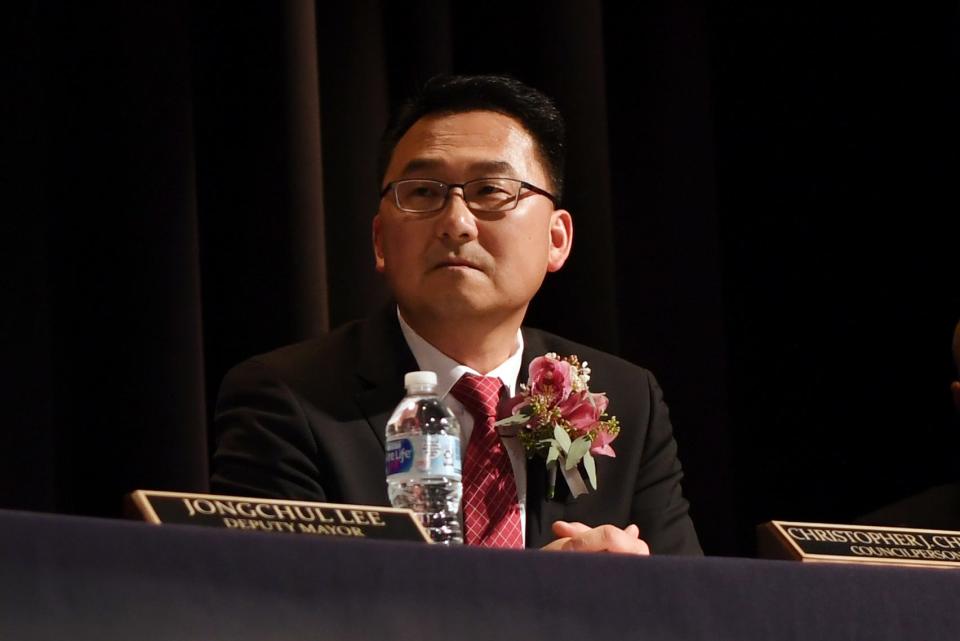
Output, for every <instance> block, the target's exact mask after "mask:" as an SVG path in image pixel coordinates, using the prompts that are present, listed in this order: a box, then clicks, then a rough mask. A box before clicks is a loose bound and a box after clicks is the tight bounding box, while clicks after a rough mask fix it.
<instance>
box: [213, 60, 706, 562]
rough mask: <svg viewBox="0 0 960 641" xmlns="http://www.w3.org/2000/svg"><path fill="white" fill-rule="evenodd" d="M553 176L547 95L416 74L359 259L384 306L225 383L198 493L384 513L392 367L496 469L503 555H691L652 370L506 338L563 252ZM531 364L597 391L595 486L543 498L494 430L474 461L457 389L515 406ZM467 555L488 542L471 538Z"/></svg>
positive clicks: (562, 215) (470, 414)
mask: <svg viewBox="0 0 960 641" xmlns="http://www.w3.org/2000/svg"><path fill="white" fill-rule="evenodd" d="M562 175H563V124H562V119H561V118H560V115H559V113H558V112H557V110H556V108H555V107H554V106H553V104H552V103H551V102H550V101H549V100H548V99H547V98H546V97H545V96H543V95H542V94H540V93H539V92H537V91H536V90H533V89H531V88H529V87H526V86H525V85H523V84H521V83H519V82H517V81H515V80H512V79H507V78H498V77H482V76H481V77H456V76H448V77H439V78H435V79H433V80H432V81H430V82H429V83H428V84H427V85H426V87H425V88H424V90H423V92H422V94H421V95H420V96H418V97H417V98H416V99H414V100H412V101H411V102H409V103H407V104H406V105H405V106H404V108H403V109H401V111H400V112H399V113H398V114H397V116H396V117H395V118H394V120H393V121H392V124H391V127H390V128H389V129H388V131H387V133H386V134H385V136H384V144H383V149H382V152H381V178H382V186H383V187H382V192H381V201H380V207H379V210H378V212H377V215H376V217H375V218H374V221H373V242H374V253H375V261H376V268H377V270H378V271H380V272H381V273H383V274H384V276H385V277H386V280H387V283H388V285H389V287H390V289H391V291H392V293H393V295H394V298H395V299H396V306H390V307H389V308H387V309H385V310H383V311H382V312H381V313H380V314H378V315H376V316H374V317H371V318H369V319H367V320H365V321H361V322H355V323H351V324H348V325H346V326H344V327H342V328H340V329H338V330H336V331H334V332H332V333H331V334H329V335H327V336H325V337H322V338H319V339H315V340H311V341H307V342H304V343H300V344H298V345H293V346H290V347H286V348H283V349H280V350H276V351H274V352H271V353H269V354H265V355H262V356H259V357H256V358H254V359H251V360H249V361H247V362H245V363H243V364H241V365H239V366H237V367H236V368H234V369H233V370H232V371H231V372H230V373H229V374H228V375H227V377H226V379H225V380H224V383H223V386H222V388H221V392H220V399H219V402H218V407H217V416H216V430H217V438H218V440H217V448H216V451H215V453H214V457H213V477H212V488H213V490H214V491H216V492H220V493H225V494H227V493H229V494H238V495H249V496H269V497H283V498H293V499H306V500H325V501H332V502H344V503H357V504H372V505H386V504H388V501H387V492H386V485H385V479H384V430H385V426H386V422H387V419H388V417H389V415H390V413H391V411H392V410H393V408H394V406H395V405H396V404H397V403H398V402H399V400H400V398H401V397H402V396H403V384H402V381H403V375H404V373H406V372H408V371H413V370H417V369H429V370H431V371H436V372H437V374H438V378H439V381H440V392H441V393H442V394H446V395H447V396H446V400H447V401H448V403H449V404H450V405H451V407H452V409H453V410H454V412H455V413H457V414H458V416H459V417H460V419H461V423H462V424H463V425H464V437H463V439H464V443H463V448H462V450H465V462H464V465H465V467H469V466H470V465H471V464H470V460H471V458H473V460H479V459H478V457H488V458H489V459H490V460H485V462H484V463H483V465H500V466H501V467H499V468H491V469H500V470H502V478H501V479H499V481H503V482H498V483H497V484H496V485H497V486H498V489H496V490H494V489H484V490H477V491H479V492H488V491H489V492H493V491H499V492H501V494H503V493H506V495H507V496H508V497H509V499H510V500H509V503H511V505H510V506H509V508H508V509H507V510H505V511H503V512H502V513H501V512H498V513H497V514H496V515H495V516H491V517H490V518H491V525H497V523H495V521H498V520H499V522H500V523H499V525H500V526H502V528H504V531H508V532H514V533H515V535H516V536H515V539H513V540H515V541H516V543H517V544H523V545H525V546H526V547H546V548H548V549H561V550H583V551H602V550H607V551H614V552H625V553H635V554H646V553H649V552H650V551H651V550H652V551H653V552H654V553H686V554H699V553H700V546H699V543H698V541H697V537H696V534H695V532H694V530H693V525H692V523H691V521H690V518H689V516H688V505H687V502H686V500H685V499H684V498H683V496H682V492H681V487H680V479H681V477H682V470H681V466H680V463H679V461H678V460H677V457H676V443H675V441H674V439H673V434H672V429H671V426H670V422H669V418H668V414H667V409H666V406H665V405H664V403H663V401H662V398H661V393H660V389H659V388H658V386H657V384H656V381H655V380H654V379H653V377H652V375H651V374H650V373H649V372H647V371H646V370H643V369H641V368H639V367H636V366H634V365H631V364H629V363H627V362H625V361H623V360H620V359H618V358H615V357H613V356H610V355H607V354H604V353H602V352H598V351H596V350H593V349H590V348H587V347H585V346H582V345H577V344H574V343H571V342H569V341H566V340H564V339H561V338H559V337H556V336H553V335H550V334H547V333H545V332H540V331H536V330H533V329H528V328H523V329H522V331H521V323H522V321H523V317H524V315H525V313H526V310H527V306H528V305H529V303H530V300H531V299H532V298H533V296H534V295H535V294H536V292H537V290H538V289H539V287H540V285H541V283H542V282H543V279H544V277H545V276H546V274H547V273H548V272H552V271H556V270H558V269H560V268H561V267H562V266H563V263H564V262H565V260H566V258H567V256H568V255H569V252H570V248H571V244H572V239H573V223H572V218H571V215H570V213H569V212H567V211H566V210H564V209H561V208H559V205H558V202H559V196H560V192H561V189H562ZM547 352H555V353H557V354H560V355H561V356H566V355H570V354H575V355H577V356H578V357H579V358H580V360H581V361H588V362H589V363H590V366H591V368H592V378H591V380H590V387H591V389H592V390H593V391H595V392H606V393H607V396H608V398H609V399H610V407H609V411H610V413H611V414H613V415H616V416H617V417H618V419H619V421H620V424H621V431H620V434H619V437H618V438H617V440H616V441H615V442H614V446H615V449H616V457H615V458H608V457H597V458H598V462H597V477H598V489H597V490H596V491H591V492H589V493H587V494H585V495H581V496H579V497H577V498H574V497H573V496H572V494H571V493H570V492H569V490H568V488H567V487H566V485H564V484H563V482H562V481H561V482H559V483H558V491H557V493H556V494H555V495H554V497H553V498H552V499H548V498H547V492H546V484H547V473H546V468H545V466H544V461H543V460H542V459H539V458H534V459H530V460H529V461H528V460H526V458H525V456H524V455H523V450H522V446H520V445H518V442H519V439H517V438H510V437H504V438H502V439H501V438H499V437H496V436H494V438H495V439H496V443H495V444H494V445H493V446H492V447H489V448H485V450H489V451H482V452H479V451H478V447H479V446H478V445H477V442H478V440H479V438H472V436H471V434H472V435H473V436H476V435H477V434H478V433H481V432H483V431H484V430H485V429H488V428H489V426H487V427H485V425H486V423H485V422H484V421H485V420H487V421H489V423H490V424H492V419H490V418H489V417H488V418H487V419H484V418H483V417H482V416H478V415H477V414H476V413H475V412H474V410H473V409H472V408H471V407H470V406H469V403H467V402H466V401H463V402H461V400H462V397H461V396H460V395H458V393H457V390H458V389H459V388H460V387H461V385H462V384H463V383H464V382H469V381H471V380H479V379H481V378H482V377H486V380H495V381H496V385H497V386H498V387H500V388H501V393H502V394H503V395H504V396H507V395H511V394H514V393H515V392H516V391H517V385H518V383H522V382H525V380H526V375H525V372H526V371H527V368H528V366H529V363H530V361H531V360H532V359H533V358H535V357H537V356H542V355H543V354H545V353H547ZM518 379H519V380H518ZM489 429H492V428H489ZM488 433H489V430H488ZM488 442H489V441H488ZM497 457H499V459H498V460H499V463H495V462H491V461H493V459H497ZM478 465H479V464H478ZM466 476H468V474H467V473H466V471H465V478H466ZM505 488H506V489H505ZM469 491H470V490H469V488H467V487H466V481H465V488H464V492H465V494H466V493H468V492H469ZM466 503H467V502H466V501H465V504H466ZM469 509H475V508H468V507H466V506H465V507H464V519H465V520H466V519H467V518H468V517H469V516H470V515H469V514H468V513H467V511H468V510H469ZM483 509H486V508H483ZM491 514H492V512H491ZM498 527H499V526H498ZM468 529H469V528H468ZM468 542H473V541H469V539H468ZM476 544H482V545H493V544H494V543H491V542H490V540H484V539H483V538H482V537H481V538H480V539H478V540H477V541H476Z"/></svg>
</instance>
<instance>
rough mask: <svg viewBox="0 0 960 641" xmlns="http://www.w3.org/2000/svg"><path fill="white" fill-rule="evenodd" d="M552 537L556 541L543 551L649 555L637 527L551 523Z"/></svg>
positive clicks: (546, 546) (563, 522)
mask: <svg viewBox="0 0 960 641" xmlns="http://www.w3.org/2000/svg"><path fill="white" fill-rule="evenodd" d="M553 533H554V535H556V537H557V539H556V540H555V541H551V542H550V543H548V544H547V545H545V546H543V549H544V550H562V551H572V552H617V553H620V554H639V555H644V556H646V555H649V554H650V547H649V546H648V545H647V544H646V542H645V541H644V540H643V539H641V538H640V528H638V527H637V526H636V525H628V526H627V527H626V528H624V529H620V528H618V527H617V526H615V525H600V526H597V527H593V528H592V527H590V526H589V525H584V524H583V523H576V522H575V523H568V522H567V521H554V523H553Z"/></svg>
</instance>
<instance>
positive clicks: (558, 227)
mask: <svg viewBox="0 0 960 641" xmlns="http://www.w3.org/2000/svg"><path fill="white" fill-rule="evenodd" d="M572 247H573V217H572V216H571V215H570V212H568V211H567V210H566V209H557V210H556V211H554V212H553V213H552V214H551V215H550V250H549V252H548V254H547V271H548V272H555V271H557V270H559V269H560V268H561V267H563V264H564V263H565V262H567V256H569V255H570V249H571V248H572Z"/></svg>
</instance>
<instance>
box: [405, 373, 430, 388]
mask: <svg viewBox="0 0 960 641" xmlns="http://www.w3.org/2000/svg"><path fill="white" fill-rule="evenodd" d="M436 384H437V373H436V372H407V374H406V375H405V376H404V377H403V386H404V387H406V388H407V389H408V390H410V389H414V388H417V387H425V386H430V387H433V386H435V385H436Z"/></svg>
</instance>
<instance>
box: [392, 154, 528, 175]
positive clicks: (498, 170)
mask: <svg viewBox="0 0 960 641" xmlns="http://www.w3.org/2000/svg"><path fill="white" fill-rule="evenodd" d="M444 166H446V163H445V162H444V161H442V160H439V159H437V158H414V159H413V160H411V161H410V162H408V163H407V164H406V165H404V167H403V171H401V172H400V173H401V175H406V174H409V173H412V172H415V171H423V170H428V169H437V168H440V167H444ZM467 169H468V170H469V171H470V172H471V173H472V172H478V173H483V174H488V175H501V176H505V177H510V176H516V175H517V170H516V169H515V168H514V166H513V165H511V164H510V163H508V162H507V161H505V160H483V161H480V162H475V163H471V164H470V165H468V166H467Z"/></svg>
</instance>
